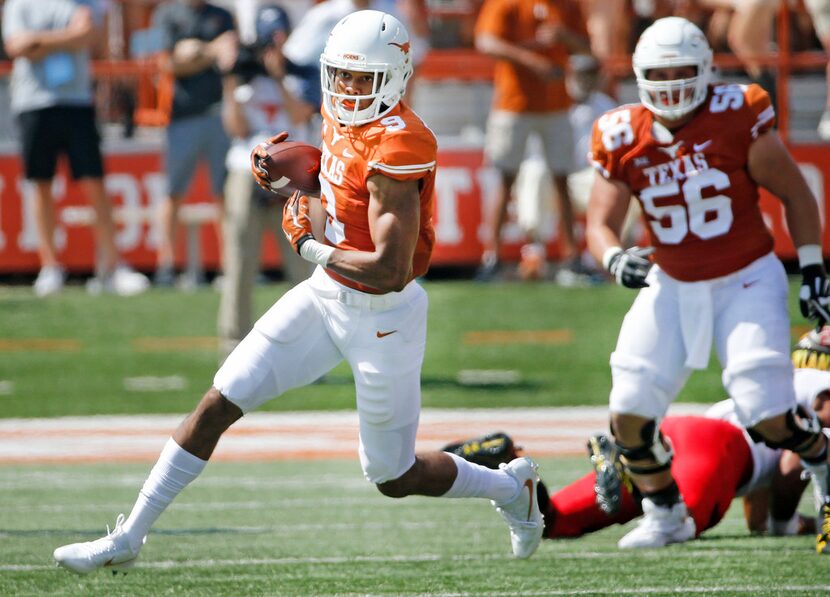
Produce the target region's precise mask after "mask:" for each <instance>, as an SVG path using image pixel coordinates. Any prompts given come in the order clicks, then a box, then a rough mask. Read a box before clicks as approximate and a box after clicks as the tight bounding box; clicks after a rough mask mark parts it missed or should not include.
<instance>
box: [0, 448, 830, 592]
mask: <svg viewBox="0 0 830 597" xmlns="http://www.w3.org/2000/svg"><path fill="white" fill-rule="evenodd" d="M586 468H587V463H586V461H585V460H584V459H581V458H559V459H545V460H542V461H541V469H540V472H541V474H542V476H543V478H545V479H546V480H547V481H548V483H549V485H550V486H552V487H553V488H556V487H561V486H562V485H563V484H564V483H566V482H568V481H570V480H572V479H574V478H576V477H578V476H579V475H581V474H582V473H583V472H585V470H586ZM148 469H149V465H135V464H131V465H125V466H121V465H115V464H113V465H95V466H63V467H50V466H36V467H0V504H2V508H0V595H176V596H181V595H194V596H202V595H211V596H221V595H229V596H238V595H455V596H477V595H505V596H506V595H557V594H592V595H593V594H596V595H612V594H635V595H638V594H645V593H647V594H658V595H660V594H685V593H690V592H691V593H702V594H713V593H719V594H742V595H781V594H798V595H820V594H827V591H830V575H828V570H830V569H828V566H830V564H829V563H828V561H827V559H826V558H822V557H820V556H817V555H816V554H815V553H814V551H813V547H812V545H813V541H812V538H811V537H795V538H767V537H750V536H749V534H748V533H747V531H746V529H745V526H744V524H743V521H742V519H741V518H740V516H741V513H740V504H739V503H735V504H734V505H733V508H732V509H731V510H730V512H729V514H728V515H727V518H726V520H724V521H723V522H722V523H721V524H720V525H719V526H718V527H716V528H715V529H712V530H710V531H709V532H707V533H705V534H704V536H703V538H702V539H701V540H699V541H694V542H691V543H689V544H685V545H677V546H672V547H670V548H667V549H663V550H643V551H639V552H633V553H629V552H621V551H619V550H617V548H616V547H615V544H616V540H617V539H618V538H619V537H620V536H621V535H622V534H623V533H624V532H625V528H624V527H620V526H615V527H611V528H608V529H605V530H603V531H600V532H598V533H595V534H593V535H591V536H587V537H584V538H581V539H576V540H561V541H545V542H543V544H542V546H541V547H540V549H539V551H538V552H537V553H536V555H535V556H534V557H533V558H531V559H530V560H527V561H517V560H514V559H513V558H512V557H511V556H510V555H509V549H510V547H509V539H508V536H507V529H506V526H505V525H504V524H503V522H502V520H501V518H499V517H498V515H497V514H496V513H495V511H494V510H493V508H492V507H491V506H490V505H489V504H488V503H487V502H486V501H485V500H447V499H431V498H406V499H404V500H392V499H389V498H385V497H383V496H381V495H380V494H379V493H378V492H377V491H376V490H375V489H374V488H373V487H372V486H371V485H369V484H368V483H366V482H365V481H364V480H363V479H362V477H361V473H360V467H359V465H358V463H357V462H356V461H351V460H341V461H316V462H280V463H249V464H238V463H236V464H225V463H213V464H211V465H209V467H208V468H207V469H206V471H205V473H204V474H203V475H202V477H200V478H199V479H198V480H197V481H196V482H195V483H194V484H193V485H191V486H190V487H189V488H188V489H187V490H185V492H184V493H183V494H182V495H181V496H180V498H179V499H178V500H177V501H176V502H175V503H174V504H173V506H171V508H170V509H169V510H168V511H167V512H166V513H165V514H164V515H163V517H162V518H161V519H160V521H159V523H158V525H157V528H156V530H155V531H154V532H152V533H151V534H150V537H149V539H148V542H147V544H146V546H145V547H144V550H143V552H142V556H141V559H140V560H139V562H140V563H139V564H138V565H137V566H136V567H135V568H134V569H133V570H132V571H130V572H129V573H128V574H127V575H126V576H124V575H118V576H113V575H112V574H111V573H109V572H98V573H94V574H92V575H89V576H84V577H79V576H76V575H74V574H71V573H68V572H66V571H64V570H59V569H56V568H54V567H53V565H52V563H51V552H52V550H53V549H54V548H55V547H56V546H58V545H61V544H63V543H67V542H71V541H77V540H86V539H92V538H95V537H97V536H100V535H101V534H102V533H103V532H104V531H105V525H106V524H110V525H112V524H113V523H114V520H115V516H116V515H117V514H118V513H119V512H122V511H124V512H127V511H129V509H130V508H131V506H132V503H133V501H134V499H135V496H136V493H137V490H138V488H139V487H140V485H141V483H142V482H143V479H144V477H145V475H146V473H147V471H148ZM803 509H805V508H804V507H803Z"/></svg>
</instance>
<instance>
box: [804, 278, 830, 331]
mask: <svg viewBox="0 0 830 597" xmlns="http://www.w3.org/2000/svg"><path fill="white" fill-rule="evenodd" d="M798 306H799V307H801V314H802V315H803V316H804V317H806V318H807V319H814V320H815V321H816V324H817V325H818V326H819V327H821V326H823V325H825V324H826V323H830V309H828V307H830V282H828V280H827V274H826V273H825V271H824V266H823V265H821V264H820V263H814V264H811V265H806V266H804V267H802V268H801V292H800V293H799V295H798Z"/></svg>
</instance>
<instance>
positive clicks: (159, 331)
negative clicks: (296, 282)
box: [0, 282, 804, 417]
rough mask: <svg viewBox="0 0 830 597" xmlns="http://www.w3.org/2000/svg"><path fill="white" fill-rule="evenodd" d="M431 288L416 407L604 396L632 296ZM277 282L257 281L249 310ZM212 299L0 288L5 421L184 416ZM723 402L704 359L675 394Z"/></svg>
mask: <svg viewBox="0 0 830 597" xmlns="http://www.w3.org/2000/svg"><path fill="white" fill-rule="evenodd" d="M426 287H427V289H428V291H429V295H430V316H429V336H428V345H427V354H426V360H425V363H424V370H423V402H424V406H436V407H467V406H482V407H492V406H516V407H520V406H558V405H584V404H593V405H602V404H605V403H606V400H607V396H608V390H609V389H610V372H609V368H608V357H609V355H610V353H611V351H612V350H613V348H614V343H615V341H616V336H617V332H618V330H619V326H620V323H621V321H622V317H623V315H624V314H625V312H626V310H627V309H628V307H629V305H630V304H631V301H632V300H633V298H634V293H633V292H631V291H629V290H627V289H624V288H619V287H616V286H612V285H607V286H602V287H597V288H590V289H562V288H558V287H557V286H555V285H553V284H518V283H513V284H511V283H505V284H493V285H477V284H473V283H471V282H427V283H426ZM285 290H286V287H285V286H283V285H269V286H263V287H260V288H258V289H257V292H256V305H257V309H258V312H260V313H261V312H264V311H265V310H266V309H267V308H268V307H269V306H270V304H271V303H272V302H273V301H274V300H275V299H276V297H278V296H280V295H281V294H282V293H283V292H284V291H285ZM794 296H795V293H791V297H794ZM218 301H219V297H218V295H217V293H215V292H214V291H212V290H202V291H199V292H195V293H192V294H183V293H178V292H164V291H152V292H149V293H147V294H145V295H142V296H138V297H134V298H127V299H125V298H117V297H111V296H102V297H90V296H88V295H87V294H86V293H85V292H83V290H81V289H78V288H75V289H70V290H68V291H67V292H65V293H64V294H62V295H61V296H57V297H53V298H50V299H47V300H35V299H34V298H33V297H32V295H31V291H30V290H29V289H28V288H11V289H9V288H6V289H2V290H0V352H2V354H0V357H2V358H0V402H2V405H3V408H2V410H0V417H45V416H57V415H88V414H99V413H177V412H187V411H188V410H190V408H192V406H193V405H194V404H195V402H196V401H197V400H198V399H199V398H200V397H201V395H202V393H203V392H204V390H206V389H207V388H208V387H209V385H210V383H211V381H212V379H213V373H214V372H215V369H216V365H217V357H216V350H215V339H214V337H215V334H216V311H217V305H218ZM790 302H791V304H792V307H793V313H794V315H793V322H794V323H795V324H796V325H802V324H803V323H804V322H803V320H802V319H801V316H800V315H796V311H797V305H796V301H795V299H794V298H791V301H790ZM487 331H507V332H516V333H521V332H528V331H531V332H539V331H542V332H547V331H559V332H561V333H562V334H564V336H563V337H564V341H562V342H559V343H556V342H552V343H551V342H549V343H538V342H537V343H534V342H528V341H526V339H525V340H523V339H522V337H521V336H519V335H517V336H516V337H515V338H514V339H513V340H510V339H508V340H507V341H503V342H495V343H481V342H478V343H477V342H476V341H475V338H471V337H470V334H471V333H476V332H487ZM796 333H797V330H796ZM556 338H559V336H554V339H556ZM44 341H46V342H44ZM469 369H475V370H478V369H487V370H489V369H497V370H509V371H515V372H517V373H518V375H519V380H518V382H517V383H514V384H512V385H509V386H476V385H473V386H470V385H464V384H461V383H459V381H458V376H459V372H460V371H463V370H469ZM148 376H150V377H154V378H161V380H162V381H164V380H170V379H172V380H173V381H174V382H175V383H174V384H173V387H169V388H168V389H163V388H162V389H160V390H158V391H143V392H138V391H131V390H128V389H127V388H126V383H127V382H126V381H125V380H129V379H135V378H145V377H148ZM353 395H354V394H353V389H352V383H351V374H350V372H349V370H348V368H347V367H345V366H343V365H341V366H340V367H339V368H337V369H335V371H333V372H332V374H331V375H329V376H328V377H327V378H326V379H325V382H324V383H322V384H319V385H314V386H311V387H308V388H303V389H299V390H295V391H293V392H290V393H289V394H287V395H285V396H283V397H281V398H280V399H279V400H275V401H272V402H271V403H269V404H267V405H266V406H265V409H266V410H317V409H332V408H337V409H342V408H351V407H352V405H353ZM722 396H723V390H722V388H721V385H720V371H719V369H718V367H717V363H716V362H714V359H713V365H712V366H711V367H710V368H709V369H708V370H707V371H702V372H699V373H696V374H695V375H693V376H692V379H691V380H690V382H689V384H688V385H687V387H686V389H685V390H684V392H683V394H682V395H681V396H680V398H679V399H680V400H683V401H691V402H714V401H716V400H718V399H720V398H721V397H722Z"/></svg>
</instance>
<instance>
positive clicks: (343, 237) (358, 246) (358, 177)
mask: <svg viewBox="0 0 830 597" xmlns="http://www.w3.org/2000/svg"><path fill="white" fill-rule="evenodd" d="M322 112H323V143H322V146H321V150H322V152H323V155H322V159H321V162H320V187H321V190H320V196H321V199H322V201H323V206H324V207H325V209H326V244H329V245H331V246H333V247H336V248H338V249H342V250H344V251H374V250H375V244H374V242H373V241H372V233H371V229H370V225H369V190H368V189H367V187H366V180H367V179H368V178H369V177H371V176H375V175H377V174H380V175H383V176H388V177H389V178H393V179H395V180H400V181H407V180H418V181H420V201H421V217H420V229H419V231H418V242H417V244H416V246H415V254H414V255H413V257H412V274H411V279H414V278H417V277H418V276H421V275H423V274H425V273H426V271H427V269H428V267H429V260H430V256H431V255H432V247H433V245H434V244H435V231H434V229H433V226H432V212H433V202H434V201H433V195H434V190H435V171H436V158H437V153H438V144H437V142H436V140H435V135H434V134H433V132H432V131H431V130H429V128H427V126H426V125H425V124H424V122H423V121H422V120H421V119H420V117H419V116H418V115H417V114H415V112H413V111H412V110H411V109H410V108H409V107H408V106H407V105H406V104H404V103H403V102H401V103H399V104H398V105H397V106H396V107H395V109H394V110H392V111H391V112H389V113H388V114H387V115H386V116H384V117H382V118H379V119H378V120H375V121H374V122H370V123H368V124H365V125H363V126H357V127H347V126H342V125H340V124H338V123H337V122H336V121H335V120H333V119H332V118H331V117H330V116H329V115H328V114H327V113H326V111H325V109H324V110H323V111H322ZM326 272H327V273H328V275H329V276H331V277H332V278H334V279H335V280H337V281H338V282H340V283H341V284H344V285H346V286H349V287H350V288H354V289H356V290H360V291H362V292H371V293H377V292H378V290H377V289H375V288H370V287H368V286H365V285H364V284H360V283H358V282H355V281H354V280H349V279H347V278H344V277H343V276H340V275H338V274H336V273H335V272H332V271H330V270H326Z"/></svg>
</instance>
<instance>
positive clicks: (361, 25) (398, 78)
mask: <svg viewBox="0 0 830 597" xmlns="http://www.w3.org/2000/svg"><path fill="white" fill-rule="evenodd" d="M320 63H321V68H320V84H321V87H322V90H323V106H324V109H325V110H326V112H328V114H329V115H330V116H331V117H332V118H334V119H335V120H337V121H338V122H340V123H342V124H347V125H360V124H366V123H367V122H372V121H373V120H377V119H378V118H380V117H381V116H383V115H384V114H387V113H388V112H389V111H390V110H392V109H393V108H394V107H395V106H396V105H398V102H399V101H401V97H403V94H404V92H405V91H406V83H407V81H409V78H410V77H411V76H412V60H411V59H410V50H409V34H408V33H407V32H406V28H405V27H404V26H403V25H402V24H401V22H400V21H399V20H398V19H396V18H395V17H393V16H392V15H389V14H386V13H384V12H380V11H377V10H361V11H358V12H354V13H352V14H350V15H347V16H346V17H344V18H343V19H341V20H340V22H339V23H337V25H335V26H334V29H332V30H331V33H330V34H329V39H328V41H327V42H326V47H325V49H324V50H323V53H322V55H321V56H320ZM338 69H344V70H350V71H360V72H366V73H373V74H374V76H375V81H374V88H373V89H372V93H371V94H369V95H346V94H343V93H337V91H336V90H335V86H334V82H335V77H334V75H335V73H336V71H337V70H338ZM368 100H371V103H370V104H369V105H368V106H366V105H365V104H366V101H368ZM344 102H348V103H349V104H352V103H353V105H352V106H351V107H349V106H347V105H345V104H344Z"/></svg>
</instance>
